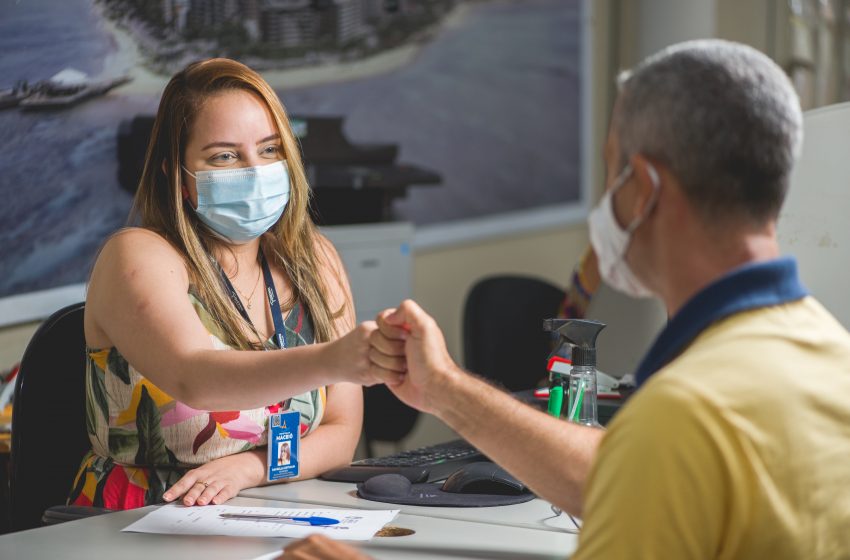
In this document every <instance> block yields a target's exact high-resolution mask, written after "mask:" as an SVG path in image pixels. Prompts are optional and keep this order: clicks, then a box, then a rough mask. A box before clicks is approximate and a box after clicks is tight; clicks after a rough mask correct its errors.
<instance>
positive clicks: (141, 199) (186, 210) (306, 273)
mask: <svg viewBox="0 0 850 560" xmlns="http://www.w3.org/2000/svg"><path fill="white" fill-rule="evenodd" d="M233 90H238V91H246V92H249V93H252V94H254V95H256V96H257V97H259V98H260V100H262V101H263V103H264V104H265V105H266V107H267V108H268V109H269V112H270V113H271V116H272V118H273V120H274V123H275V126H276V127H277V130H278V133H279V134H280V139H281V143H282V145H283V151H284V154H285V156H286V159H287V167H288V169H289V177H290V182H291V189H290V198H289V204H288V205H287V207H286V210H285V211H284V213H283V215H282V216H281V218H280V220H278V222H277V223H276V224H275V225H274V226H272V228H271V229H270V230H269V231H268V232H267V233H266V234H264V235H263V237H262V238H261V241H260V243H261V247H262V250H263V253H264V254H265V256H266V258H267V259H268V261H269V263H273V264H274V265H277V266H280V267H281V268H283V270H285V271H286V274H287V276H288V277H289V280H290V282H291V284H292V291H293V298H294V300H297V301H300V302H301V304H302V305H303V306H305V308H306V309H307V310H308V311H309V313H310V315H311V317H312V320H313V330H314V334H315V339H316V341H317V342H326V341H328V340H331V338H333V335H334V332H335V329H334V321H335V320H336V319H337V318H339V317H340V316H342V314H343V312H344V308H345V304H344V305H343V307H341V308H340V309H338V310H336V311H334V310H332V309H330V307H329V305H328V301H329V297H328V296H329V293H328V289H327V286H326V283H325V281H324V280H323V277H322V274H321V271H320V268H321V267H320V264H319V259H318V258H317V255H316V250H317V248H319V249H320V250H321V248H320V247H317V245H319V243H317V242H316V237H317V235H318V232H317V231H316V227H315V225H314V224H313V221H312V219H311V218H310V215H309V212H308V208H309V199H310V187H309V185H308V183H307V177H306V174H305V173H304V165H303V163H302V161H301V155H300V149H299V146H298V143H297V140H296V138H295V135H294V134H293V132H292V128H291V127H290V124H289V118H288V117H287V115H286V110H285V109H284V107H283V104H282V103H281V102H280V99H279V98H278V96H277V94H275V92H274V90H273V89H272V88H271V87H270V86H269V84H268V83H266V81H265V80H264V79H263V78H262V77H261V76H260V75H259V74H257V73H256V72H255V71H253V70H251V69H250V68H248V67H247V66H245V65H244V64H241V63H239V62H236V61H234V60H229V59H225V58H213V59H210V60H204V61H201V62H195V63H193V64H190V65H189V66H187V67H186V68H185V69H183V70H181V71H180V72H178V73H177V74H176V75H175V76H174V77H173V78H171V80H170V81H169V82H168V85H166V86H165V91H164V92H163V94H162V99H161V100H160V103H159V109H158V111H157V115H156V120H155V121H154V125H153V131H152V133H151V139H150V143H149V144H148V149H147V154H146V156H145V166H144V171H143V172H142V177H141V180H140V182H139V188H138V190H137V191H136V197H135V200H134V202H133V211H132V213H131V221H133V220H135V219H139V220H140V223H141V226H142V227H145V228H148V229H150V230H153V231H155V232H157V233H158V234H160V235H162V236H163V237H164V238H165V239H166V240H168V242H169V243H171V245H173V246H174V248H175V249H176V250H177V251H178V252H179V253H180V254H181V255H182V256H183V258H184V259H185V262H186V267H187V269H188V271H189V276H190V281H191V282H192V283H193V284H194V286H195V289H196V290H197V292H198V296H199V297H200V298H201V300H202V301H203V302H204V304H205V305H206V306H207V309H208V310H209V311H210V314H211V315H212V317H213V318H214V320H215V321H217V322H218V327H219V329H220V331H221V334H222V335H223V336H224V338H225V340H224V341H225V342H226V343H228V344H229V345H230V346H232V347H234V348H239V349H243V350H248V349H257V348H260V347H261V342H260V341H258V340H251V338H250V337H249V336H248V335H247V334H246V330H245V327H246V325H247V322H246V321H245V320H244V319H243V318H242V316H241V315H240V314H239V313H238V312H237V310H236V309H235V306H234V305H233V303H232V302H231V301H230V299H229V298H228V297H227V295H226V294H225V292H224V289H223V287H222V284H221V279H220V275H219V270H218V267H217V265H216V264H215V262H214V261H212V260H211V258H210V252H209V250H210V248H211V247H212V246H214V245H216V244H220V243H221V242H220V240H219V239H220V238H219V237H218V236H216V234H215V233H213V232H212V230H210V229H209V228H208V227H207V226H206V225H205V224H203V223H202V222H201V221H200V220H199V219H198V217H197V215H196V214H195V212H194V210H193V209H192V208H191V207H190V206H189V201H188V200H184V197H183V194H182V190H181V176H182V175H181V164H182V163H183V157H184V151H185V148H186V143H187V140H188V136H189V132H190V131H191V128H192V126H193V124H194V121H195V119H196V118H197V115H198V112H199V111H200V109H201V107H202V106H203V103H204V101H206V100H207V99H209V97H210V96H212V95H216V94H219V93H222V92H226V91H233ZM329 270H330V268H329ZM336 279H337V281H340V282H341V279H340V278H339V276H338V275H337V278H336ZM251 330H253V332H254V334H255V335H256V336H257V337H258V339H259V335H258V334H257V332H256V330H255V329H251Z"/></svg>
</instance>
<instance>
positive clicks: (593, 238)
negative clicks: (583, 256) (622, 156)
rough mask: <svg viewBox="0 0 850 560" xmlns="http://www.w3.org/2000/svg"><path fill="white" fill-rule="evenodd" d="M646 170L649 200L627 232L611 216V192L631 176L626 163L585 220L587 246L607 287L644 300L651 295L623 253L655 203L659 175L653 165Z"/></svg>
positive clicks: (627, 228)
mask: <svg viewBox="0 0 850 560" xmlns="http://www.w3.org/2000/svg"><path fill="white" fill-rule="evenodd" d="M647 171H648V172H649V176H650V179H652V186H653V188H654V189H655V190H654V193H653V196H652V200H651V201H650V203H649V205H648V206H647V210H646V212H645V213H644V215H643V216H640V217H638V218H636V219H635V220H634V221H633V222H632V223H631V224H629V225H628V226H627V227H626V229H622V228H621V227H620V224H618V223H617V218H616V217H615V216H614V206H613V197H614V193H615V192H617V191H618V190H619V189H620V187H622V186H623V185H624V184H625V182H626V179H628V178H629V177H630V176H631V174H632V166H631V165H630V164H627V165H626V167H624V168H623V171H622V172H621V173H620V175H618V176H617V178H616V179H615V180H614V184H613V185H612V186H611V188H610V189H608V191H606V192H605V194H604V195H603V196H602V200H600V201H599V205H598V206H597V207H596V208H594V209H593V211H592V212H591V213H590V216H588V218H587V222H588V226H589V227H590V244H591V245H593V250H594V251H596V258H597V259H598V260H599V274H600V275H601V276H602V279H603V280H605V283H607V284H608V285H609V286H611V287H612V288H614V289H615V290H617V291H618V292H622V293H624V294H626V295H629V296H632V297H636V298H645V297H652V296H653V295H654V294H653V293H652V292H651V291H650V290H649V288H647V287H646V285H645V284H644V283H643V282H641V281H640V279H639V278H638V277H637V276H635V274H634V272H632V269H631V268H629V264H628V263H627V262H626V250H627V249H628V248H629V243H630V242H631V236H632V233H633V232H634V231H635V230H636V229H637V228H638V226H640V225H641V224H642V223H643V221H644V220H645V219H646V217H647V216H648V215H649V213H650V212H651V211H652V208H653V206H655V203H656V201H657V200H658V189H659V186H658V183H659V181H658V173H657V172H656V171H655V168H654V167H652V165H649V164H647Z"/></svg>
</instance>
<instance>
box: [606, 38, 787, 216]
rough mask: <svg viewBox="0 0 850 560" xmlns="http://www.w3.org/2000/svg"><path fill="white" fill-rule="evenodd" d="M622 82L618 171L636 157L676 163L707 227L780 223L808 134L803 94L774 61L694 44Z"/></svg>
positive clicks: (721, 44) (741, 48)
mask: <svg viewBox="0 0 850 560" xmlns="http://www.w3.org/2000/svg"><path fill="white" fill-rule="evenodd" d="M618 81H619V86H620V95H619V98H618V101H617V106H616V109H615V112H614V118H613V122H612V127H611V128H612V133H614V134H615V135H616V138H617V142H618V145H619V146H618V147H619V150H618V151H619V154H618V157H617V158H616V159H617V160H618V161H617V162H616V165H617V167H618V168H622V167H623V166H624V165H625V164H626V163H628V162H629V159H630V158H631V157H632V156H633V155H635V154H641V155H643V156H644V157H646V158H648V159H650V160H652V161H655V162H658V163H660V164H662V165H666V166H667V167H668V169H669V171H670V172H671V173H672V174H673V175H674V176H675V177H676V179H677V180H678V182H679V184H680V186H681V188H682V191H683V193H684V195H685V196H686V198H687V199H688V201H689V202H690V203H691V205H692V206H693V208H694V210H695V211H696V213H697V214H698V215H699V216H700V217H702V218H703V220H704V221H705V222H706V223H707V224H730V223H731V224H734V223H736V222H745V223H749V224H750V225H752V226H756V227H757V226H759V225H764V224H765V223H767V222H771V221H774V220H775V219H776V217H777V216H778V214H779V210H780V207H781V206H782V202H783V200H784V198H785V193H786V191H787V188H788V180H789V176H790V173H791V169H792V167H793V164H794V161H795V160H796V158H797V156H798V155H799V152H800V147H801V144H802V135H803V133H802V113H801V111H800V103H799V100H798V98H797V95H796V93H795V92H794V89H793V87H792V86H791V83H790V81H789V80H788V78H787V77H786V75H785V74H784V73H783V72H782V70H781V69H780V68H779V67H778V66H777V65H776V64H775V63H774V62H773V61H771V60H770V59H769V58H768V57H767V56H765V55H764V54H762V53H760V52H758V51H757V50H755V49H753V48H750V47H747V46H745V45H741V44H736V43H730V42H727V41H719V40H710V41H692V42H687V43H681V44H678V45H674V46H671V47H669V48H667V49H664V50H662V51H661V52H659V53H657V54H655V55H653V56H651V57H649V58H647V59H646V60H645V61H643V62H642V63H641V64H640V65H639V66H637V67H636V68H635V69H633V70H631V71H627V72H623V73H622V74H621V75H620V77H619V80H618ZM612 163H613V162H612Z"/></svg>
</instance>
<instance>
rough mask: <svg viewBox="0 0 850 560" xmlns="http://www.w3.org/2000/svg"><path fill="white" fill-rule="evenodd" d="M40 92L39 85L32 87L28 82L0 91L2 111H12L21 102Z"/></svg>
mask: <svg viewBox="0 0 850 560" xmlns="http://www.w3.org/2000/svg"><path fill="white" fill-rule="evenodd" d="M37 90H38V84H36V85H34V86H31V85H30V84H29V83H28V82H26V81H23V80H22V81H20V82H18V83H17V84H15V86H14V87H11V88H6V89H0V109H11V108H12V107H17V106H18V104H20V102H21V101H23V100H24V99H26V98H27V97H29V96H30V95H32V94H34V93H35V92H36V91H37Z"/></svg>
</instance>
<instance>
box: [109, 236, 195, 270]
mask: <svg viewBox="0 0 850 560" xmlns="http://www.w3.org/2000/svg"><path fill="white" fill-rule="evenodd" d="M101 258H107V259H114V258H118V259H120V260H122V261H131V262H132V261H137V260H138V261H144V262H151V263H155V262H162V261H163V259H165V262H170V261H173V260H176V261H179V262H181V263H182V262H183V257H182V256H181V255H180V253H179V252H178V251H177V249H176V248H175V247H174V246H173V245H172V244H171V243H169V242H168V240H167V239H165V238H164V237H163V236H162V235H160V234H159V233H157V232H155V231H153V230H150V229H146V228H141V227H127V228H123V229H120V230H118V231H116V232H115V233H113V234H112V235H111V236H109V238H108V239H107V240H106V243H104V245H103V249H102V250H101V253H100V256H99V257H98V260H100V259H101Z"/></svg>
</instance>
